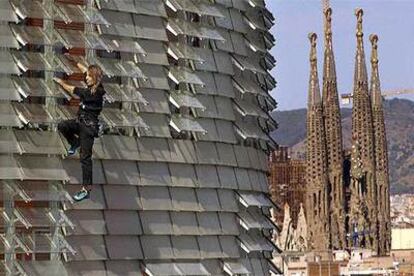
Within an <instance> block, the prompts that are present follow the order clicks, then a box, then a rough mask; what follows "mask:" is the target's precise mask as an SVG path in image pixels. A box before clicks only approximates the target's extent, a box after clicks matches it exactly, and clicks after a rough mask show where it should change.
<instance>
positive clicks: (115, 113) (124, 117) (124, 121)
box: [102, 108, 149, 128]
mask: <svg viewBox="0 0 414 276" xmlns="http://www.w3.org/2000/svg"><path fill="white" fill-rule="evenodd" d="M102 117H103V118H104V120H105V121H106V123H107V124H108V125H109V126H111V127H139V128H149V126H148V125H147V124H146V123H145V122H144V120H142V118H141V117H139V115H138V113H136V112H134V111H131V110H126V109H124V110H119V109H116V108H104V110H103V111H102Z"/></svg>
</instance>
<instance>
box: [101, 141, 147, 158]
mask: <svg viewBox="0 0 414 276" xmlns="http://www.w3.org/2000/svg"><path fill="white" fill-rule="evenodd" d="M100 141H101V147H102V149H103V154H104V156H103V157H104V158H105V159H126V160H137V159H139V151H138V145H137V142H136V139H135V138H134V137H127V136H116V135H104V136H102V137H101V138H100ZM97 145H99V144H98V143H97ZM97 148H98V147H97Z"/></svg>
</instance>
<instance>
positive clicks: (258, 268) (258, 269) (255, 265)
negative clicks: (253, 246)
mask: <svg viewBox="0 0 414 276" xmlns="http://www.w3.org/2000/svg"><path fill="white" fill-rule="evenodd" d="M250 263H251V265H252V270H253V272H254V273H255V274H256V273H259V274H260V275H264V276H269V275H270V273H269V271H265V270H264V269H263V267H262V262H261V261H260V259H259V258H251V259H250Z"/></svg>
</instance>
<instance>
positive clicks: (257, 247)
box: [239, 233, 274, 251]
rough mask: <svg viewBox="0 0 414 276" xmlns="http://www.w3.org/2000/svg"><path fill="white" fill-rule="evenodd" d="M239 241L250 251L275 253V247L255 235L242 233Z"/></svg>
mask: <svg viewBox="0 0 414 276" xmlns="http://www.w3.org/2000/svg"><path fill="white" fill-rule="evenodd" d="M239 239H240V240H241V242H242V243H243V245H245V246H246V247H247V249H248V250H249V251H273V250H274V246H273V245H272V244H270V243H269V242H268V241H267V240H266V239H265V238H264V237H261V236H259V235H257V236H256V235H254V234H250V235H249V234H247V233H241V234H240V235H239Z"/></svg>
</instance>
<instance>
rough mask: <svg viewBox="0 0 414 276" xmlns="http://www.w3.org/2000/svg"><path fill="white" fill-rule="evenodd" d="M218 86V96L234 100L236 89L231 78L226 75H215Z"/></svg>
mask: <svg viewBox="0 0 414 276" xmlns="http://www.w3.org/2000/svg"><path fill="white" fill-rule="evenodd" d="M214 80H215V82H216V86H217V94H218V95H220V96H223V97H229V98H234V87H233V82H232V79H231V77H230V76H228V75H224V74H214Z"/></svg>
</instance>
